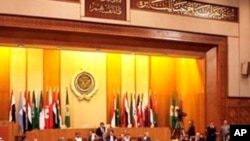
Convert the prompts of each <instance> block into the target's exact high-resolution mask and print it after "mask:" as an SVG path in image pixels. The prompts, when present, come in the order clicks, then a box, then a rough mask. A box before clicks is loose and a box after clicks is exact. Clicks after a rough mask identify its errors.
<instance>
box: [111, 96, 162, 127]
mask: <svg viewBox="0 0 250 141" xmlns="http://www.w3.org/2000/svg"><path fill="white" fill-rule="evenodd" d="M129 99H130V100H129ZM111 117H112V118H111V127H156V126H157V101H156V95H155V94H154V95H151V94H150V95H149V94H130V95H128V93H125V94H123V95H120V94H114V95H113V104H112V108H111Z"/></svg>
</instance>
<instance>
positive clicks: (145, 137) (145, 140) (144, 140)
mask: <svg viewBox="0 0 250 141" xmlns="http://www.w3.org/2000/svg"><path fill="white" fill-rule="evenodd" d="M141 141H151V138H150V136H149V133H148V132H145V133H144V135H143V137H142V138H141Z"/></svg>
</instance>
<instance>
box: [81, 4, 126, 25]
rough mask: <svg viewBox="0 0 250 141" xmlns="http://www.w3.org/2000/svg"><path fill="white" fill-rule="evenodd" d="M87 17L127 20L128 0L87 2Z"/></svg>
mask: <svg viewBox="0 0 250 141" xmlns="http://www.w3.org/2000/svg"><path fill="white" fill-rule="evenodd" d="M85 15H86V16H87V17H97V18H107V19H118V20H126V0H86V1H85Z"/></svg>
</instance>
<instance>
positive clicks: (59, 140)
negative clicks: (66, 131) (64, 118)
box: [58, 137, 66, 141]
mask: <svg viewBox="0 0 250 141" xmlns="http://www.w3.org/2000/svg"><path fill="white" fill-rule="evenodd" d="M58 141H66V139H65V138H64V137H60V138H58Z"/></svg>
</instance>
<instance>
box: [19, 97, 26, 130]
mask: <svg viewBox="0 0 250 141" xmlns="http://www.w3.org/2000/svg"><path fill="white" fill-rule="evenodd" d="M17 110H18V114H17V120H18V124H19V126H20V129H21V132H22V133H25V124H24V122H23V121H24V120H23V118H24V116H23V115H24V111H23V94H22V92H20V93H19V102H18V109H17Z"/></svg>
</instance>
